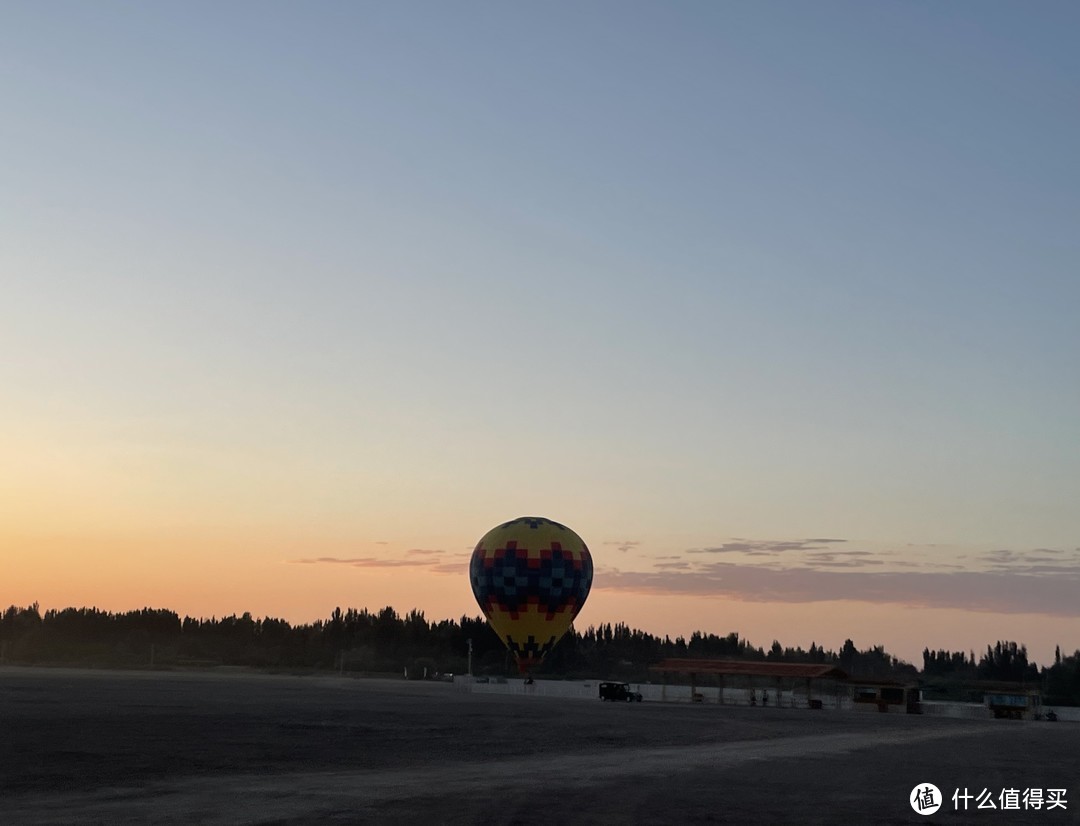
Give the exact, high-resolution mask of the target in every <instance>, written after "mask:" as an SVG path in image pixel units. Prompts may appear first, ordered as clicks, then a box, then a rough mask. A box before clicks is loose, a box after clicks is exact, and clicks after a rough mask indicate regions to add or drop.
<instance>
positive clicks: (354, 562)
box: [289, 556, 431, 568]
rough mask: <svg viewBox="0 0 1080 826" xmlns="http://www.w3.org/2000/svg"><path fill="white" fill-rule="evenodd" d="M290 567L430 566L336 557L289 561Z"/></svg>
mask: <svg viewBox="0 0 1080 826" xmlns="http://www.w3.org/2000/svg"><path fill="white" fill-rule="evenodd" d="M289 563H290V564H292V565H348V566H350V567H353V568H415V567H423V566H426V565H430V564H431V562H430V561H429V560H427V559H379V558H378V557H374V556H356V557H350V558H347V559H341V558H339V557H336V556H320V557H316V558H315V559H290V560H289Z"/></svg>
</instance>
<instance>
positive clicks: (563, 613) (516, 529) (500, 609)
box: [469, 516, 593, 672]
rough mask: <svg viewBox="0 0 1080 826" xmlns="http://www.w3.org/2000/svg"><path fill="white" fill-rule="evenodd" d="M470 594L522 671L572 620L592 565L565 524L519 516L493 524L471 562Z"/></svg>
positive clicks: (588, 583)
mask: <svg viewBox="0 0 1080 826" xmlns="http://www.w3.org/2000/svg"><path fill="white" fill-rule="evenodd" d="M469 575H470V579H471V580H472V589H473V595H474V596H475V597H476V601H477V602H478V603H480V608H481V609H482V610H483V612H484V614H485V615H486V616H487V618H488V622H489V623H491V627H492V628H494V629H495V633H496V634H498V635H499V637H500V638H501V639H502V640H503V642H505V643H506V646H507V648H509V649H510V651H511V652H512V653H513V654H514V657H515V658H516V659H517V662H518V667H519V668H520V670H521V671H522V672H527V671H529V670H530V669H531V668H533V667H535V666H537V665H539V664H540V662H541V660H543V659H544V657H545V656H546V655H547V654H548V652H550V651H551V649H552V648H554V647H555V643H556V642H558V641H559V639H560V638H561V637H562V635H563V634H565V633H566V631H567V629H568V628H569V627H570V623H571V622H573V621H574V617H576V616H577V613H578V611H580V610H581V606H582V605H584V604H585V599H586V598H587V597H588V596H589V589H590V588H591V587H592V578H593V564H592V556H591V555H590V554H589V549H588V548H587V547H586V546H585V543H584V542H583V541H582V539H581V537H580V536H578V535H577V534H576V533H574V532H573V531H572V530H570V529H569V528H568V527H566V526H565V525H560V524H559V523H558V522H553V521H552V520H550V519H544V518H542V517H537V516H523V517H521V518H519V519H514V520H511V521H510V522H504V523H503V524H502V525H499V526H498V527H495V528H492V529H491V530H490V531H488V532H487V533H486V534H484V536H483V538H482V539H481V540H480V541H479V542H478V543H477V545H476V550H474V551H473V555H472V561H471V562H470V563H469Z"/></svg>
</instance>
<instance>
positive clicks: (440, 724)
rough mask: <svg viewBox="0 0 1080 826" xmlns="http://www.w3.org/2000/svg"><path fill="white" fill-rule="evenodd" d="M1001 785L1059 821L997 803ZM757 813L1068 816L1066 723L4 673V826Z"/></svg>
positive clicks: (1076, 760)
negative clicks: (923, 805)
mask: <svg viewBox="0 0 1080 826" xmlns="http://www.w3.org/2000/svg"><path fill="white" fill-rule="evenodd" d="M927 782H929V783H933V784H935V785H936V786H937V787H938V788H939V789H940V790H941V791H942V792H944V796H945V798H946V799H945V803H944V805H943V806H942V807H941V809H940V810H939V811H938V812H937V813H935V814H933V815H930V816H927V817H923V816H920V815H918V814H916V813H915V812H914V811H913V810H912V808H911V806H910V805H909V803H908V800H909V798H910V796H911V792H912V790H913V788H914V787H915V786H916V785H917V784H923V783H927ZM964 788H966V789H967V790H968V791H969V793H970V794H971V795H973V796H974V797H973V799H972V800H971V801H970V802H969V803H968V806H969V809H968V811H967V812H966V813H965V812H963V811H959V812H958V811H954V805H953V802H952V799H951V797H952V793H953V791H954V790H956V789H961V790H963V789H964ZM1013 788H1015V789H1017V790H1019V792H1021V793H1022V792H1023V791H1024V790H1025V789H1028V788H1038V789H1043V790H1047V789H1065V790H1066V792H1065V794H1064V798H1065V800H1066V801H1067V803H1066V807H1065V808H1064V809H1062V808H1055V809H1054V810H1052V811H1051V810H1048V809H1047V808H1046V806H1045V805H1044V807H1043V808H1042V809H1041V810H1033V809H1029V810H1024V809H1023V808H1021V809H1019V810H1008V811H1002V810H1001V809H1000V806H1001V798H1000V796H999V795H1000V792H1001V791H1002V790H1005V789H1013ZM984 789H986V790H988V792H989V793H990V794H991V795H992V796H993V799H994V802H995V803H996V804H997V805H998V806H999V808H998V809H997V810H992V811H991V810H987V809H981V810H980V809H977V808H976V806H977V805H978V796H979V795H980V793H981V792H982V791H983V790H984ZM1044 796H1046V793H1045V792H1044ZM1073 797H1075V798H1076V799H1075V800H1073ZM984 799H985V798H984ZM1020 805H1021V807H1022V805H1023V804H1020ZM961 806H963V802H962V801H961ZM750 821H759V822H764V823H823V824H826V823H845V824H848V823H886V824H891V823H922V822H937V823H977V824H989V823H994V824H1011V823H1039V824H1051V823H1053V824H1058V823H1080V726H1077V725H1075V724H1067V723H1058V724H1051V723H1030V722H1015V721H1005V720H1002V721H993V720H988V721H962V720H947V719H941V718H929V717H918V716H907V715H879V714H865V713H852V712H830V711H813V712H812V711H807V710H798V709H776V708H744V707H739V708H734V707H730V706H715V705H690V704H682V705H676V704H660V703H642V704H636V703H635V704H630V705H622V704H610V703H600V702H599V701H597V702H591V701H583V700H568V699H557V698H544V697H524V696H501V695H480V694H475V695H474V694H468V693H465V692H463V691H461V690H459V689H457V688H455V687H454V686H451V685H449V684H443V683H407V682H404V681H380V680H356V679H349V678H337V677H291V676H268V675H260V674H248V673H226V674H223V673H217V672H213V673H170V672H94V671H77V670H68V669H63V670H61V669H22V668H11V667H8V668H0V823H3V824H39V823H79V824H93V823H102V824H122V823H177V824H181V823H183V824H191V823H207V824H218V823H220V824H254V823H266V824H270V823H280V824H299V823H421V822H422V823H449V824H532V823H545V824H550V823H620V824H626V823H661V824H663V823H680V824H681V823H701V822H716V823H748V822H750Z"/></svg>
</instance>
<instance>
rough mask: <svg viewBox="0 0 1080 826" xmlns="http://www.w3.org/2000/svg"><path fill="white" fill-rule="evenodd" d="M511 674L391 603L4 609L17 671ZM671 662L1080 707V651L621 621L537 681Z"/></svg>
mask: <svg viewBox="0 0 1080 826" xmlns="http://www.w3.org/2000/svg"><path fill="white" fill-rule="evenodd" d="M470 646H471V652H472V653H471V665H472V670H473V673H474V674H478V675H506V674H511V673H513V663H512V662H511V660H510V657H509V654H508V652H507V650H506V647H505V646H504V645H503V644H502V641H501V640H500V639H499V638H498V636H497V635H496V634H495V632H494V631H492V630H491V627H490V626H489V625H488V623H487V621H486V620H485V619H483V618H482V617H467V616H463V617H461V618H460V619H458V620H452V619H444V620H439V621H435V622H432V621H429V620H428V619H427V618H426V617H425V616H424V613H423V612H422V611H418V610H415V609H414V610H412V611H409V612H408V613H407V614H404V615H402V614H399V613H398V612H397V611H396V610H394V608H392V607H390V606H387V607H385V608H383V609H382V610H380V611H369V610H367V609H366V608H362V609H355V608H350V609H348V610H346V611H342V610H341V609H340V608H336V609H334V611H333V612H332V613H331V615H330V617H329V618H328V619H325V620H318V621H316V622H313V623H310V624H297V625H294V624H292V623H289V622H287V621H286V620H283V619H275V618H272V617H264V618H262V619H257V618H255V617H252V615H251V614H249V613H244V614H242V615H240V616H236V615H231V616H227V617H220V618H217V617H211V618H210V619H204V618H193V617H187V616H185V617H180V616H179V615H178V614H177V613H176V612H174V611H170V610H166V609H154V608H143V609H142V610H138V611H128V612H123V613H112V612H108V611H101V610H99V609H97V608H65V609H63V610H55V609H50V610H48V611H45V612H44V614H43V613H41V611H40V608H39V606H38V605H37V604H36V603H35V604H33V605H30V606H27V607H17V606H14V605H12V606H10V607H8V608H7V609H6V610H5V611H4V613H3V615H2V616H0V661H3V662H6V663H13V664H14V663H17V664H74V665H87V666H103V667H146V666H147V665H153V666H155V667H162V668H164V667H181V668H182V667H200V666H203V667H205V666H216V665H236V666H250V667H257V668H269V669H305V670H307V669H321V670H331V669H333V670H340V671H348V672H351V673H355V672H362V673H396V674H402V675H404V674H408V675H409V676H412V677H423V676H428V677H431V676H434V675H436V674H447V673H459V674H460V673H465V671H466V669H467V668H468V667H469V663H470V660H469V653H468V652H469V650H470ZM667 657H701V658H714V659H740V660H751V661H755V660H756V661H761V662H791V663H821V664H829V665H835V666H837V667H839V668H841V669H843V670H844V671H846V672H847V673H848V674H850V675H853V676H857V677H862V678H876V679H902V680H920V681H921V682H922V683H923V684H924V686H928V687H929V688H931V689H932V690H935V691H937V692H938V693H939V694H940V695H941V696H943V697H954V698H956V697H957V696H958V693H961V692H962V691H963V687H964V686H969V687H970V686H972V685H973V684H977V683H980V682H981V683H986V682H1015V683H1024V684H1027V685H1030V686H1038V687H1041V688H1042V690H1043V693H1044V696H1045V697H1046V701H1047V702H1048V703H1056V704H1058V705H1062V704H1066V703H1072V704H1080V650H1078V651H1076V652H1075V653H1074V654H1072V655H1069V656H1065V657H1063V656H1062V655H1061V649H1060V647H1059V648H1058V649H1057V651H1056V652H1055V658H1054V664H1053V665H1052V666H1047V667H1043V668H1041V669H1040V668H1039V666H1038V665H1037V664H1035V663H1034V662H1032V661H1030V660H1029V659H1028V655H1027V648H1026V647H1025V646H1023V645H1020V644H1018V643H1016V642H1006V641H998V642H997V643H996V644H995V645H993V646H990V645H988V646H987V649H986V653H985V654H983V655H982V656H981V657H980V658H978V659H976V656H975V652H974V651H971V652H963V651H945V650H937V651H931V650H930V649H928V648H927V649H925V650H924V651H923V664H922V666H923V667H922V670H921V671H920V670H919V669H918V668H916V666H915V665H913V664H911V663H908V662H905V661H903V660H901V659H899V658H897V657H894V656H892V655H891V654H889V653H888V652H887V651H886V650H885V648H884V646H880V645H878V646H871V647H869V648H866V649H864V650H859V649H857V648H856V647H855V645H854V644H853V643H852V641H851V640H850V639H848V640H845V641H844V644H843V645H842V646H841V647H840V648H839V649H838V650H832V649H826V648H825V647H824V646H818V645H817V643H816V642H814V643H811V644H810V648H809V649H803V648H802V647H794V648H792V647H785V646H783V645H781V643H780V642H779V641H776V640H774V641H773V643H772V645H771V646H770V647H769V648H768V649H767V650H766V649H764V648H760V647H755V646H753V645H751V644H750V643H749V642H747V641H746V640H745V639H743V638H741V637H740V636H739V635H738V634H737V633H731V634H728V635H726V636H722V637H721V636H717V635H716V634H705V633H702V632H700V631H695V632H694V633H693V634H691V635H690V636H689V637H682V636H678V637H675V639H672V638H671V637H670V636H664V637H658V636H656V635H653V634H650V633H648V632H646V631H641V630H639V629H636V628H630V627H629V626H627V625H625V624H623V623H616V624H614V625H612V624H611V623H606V624H601V625H599V626H590V627H588V628H586V629H585V630H584V631H578V630H576V629H574V628H571V630H570V631H569V632H568V633H567V635H566V636H565V637H564V638H563V639H562V641H560V643H559V644H558V645H557V646H556V647H555V649H554V651H553V652H552V653H551V654H550V655H549V656H548V658H547V659H546V660H545V662H544V663H543V665H542V666H541V668H540V669H539V670H538V671H537V676H541V675H542V676H548V677H570V678H577V677H604V678H609V679H623V680H628V681H646V680H649V679H651V678H652V677H653V676H654V675H651V674H650V672H649V671H648V666H649V665H650V664H653V663H656V662H658V661H660V660H662V659H665V658H667Z"/></svg>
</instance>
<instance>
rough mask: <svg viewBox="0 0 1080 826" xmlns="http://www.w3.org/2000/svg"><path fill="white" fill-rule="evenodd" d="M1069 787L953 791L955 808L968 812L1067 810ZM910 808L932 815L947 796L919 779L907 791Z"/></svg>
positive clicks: (964, 789)
mask: <svg viewBox="0 0 1080 826" xmlns="http://www.w3.org/2000/svg"><path fill="white" fill-rule="evenodd" d="M1067 794H1068V790H1067V789H1041V788H1040V789H1017V788H1007V789H998V790H996V791H994V790H991V789H988V788H985V787H984V788H983V789H982V791H980V792H978V793H972V792H971V791H969V790H968V788H967V787H966V786H965V787H964V788H963V789H960V788H957V789H956V790H955V791H953V793H952V805H953V808H952V810H953V811H954V812H966V811H968V810H969V809H994V810H1002V811H1010V810H1011V811H1017V812H1019V811H1046V812H1050V811H1053V810H1054V809H1061V810H1063V811H1064V810H1067V809H1068V803H1069V801H1068V800H1067V799H1066V795H1067ZM908 803H910V804H911V808H912V809H913V810H914V811H915V812H916V813H917V814H920V815H932V814H933V813H934V812H936V811H937V810H938V809H940V808H941V807H942V806H943V805H945V797H944V796H943V795H942V793H941V790H940V789H939V788H938V787H937V786H935V785H934V784H933V783H919V784H918V785H917V786H916V787H915V788H914V789H912V790H911V794H910V795H908Z"/></svg>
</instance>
